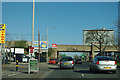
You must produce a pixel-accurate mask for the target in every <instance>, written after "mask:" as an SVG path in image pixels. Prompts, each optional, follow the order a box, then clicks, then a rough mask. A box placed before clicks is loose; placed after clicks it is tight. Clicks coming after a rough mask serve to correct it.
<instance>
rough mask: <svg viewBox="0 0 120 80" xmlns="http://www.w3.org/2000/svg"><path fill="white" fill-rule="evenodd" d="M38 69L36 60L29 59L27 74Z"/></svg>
mask: <svg viewBox="0 0 120 80" xmlns="http://www.w3.org/2000/svg"><path fill="white" fill-rule="evenodd" d="M38 71H39V66H38V60H37V59H29V68H28V74H30V72H38Z"/></svg>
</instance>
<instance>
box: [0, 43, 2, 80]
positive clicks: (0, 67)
mask: <svg viewBox="0 0 120 80" xmlns="http://www.w3.org/2000/svg"><path fill="white" fill-rule="evenodd" d="M1 50H2V46H1V43H0V79H2V53H1Z"/></svg>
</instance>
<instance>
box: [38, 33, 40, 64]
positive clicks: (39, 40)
mask: <svg viewBox="0 0 120 80" xmlns="http://www.w3.org/2000/svg"><path fill="white" fill-rule="evenodd" d="M38 43H39V45H38V46H39V49H38V55H39V56H38V62H40V31H38Z"/></svg>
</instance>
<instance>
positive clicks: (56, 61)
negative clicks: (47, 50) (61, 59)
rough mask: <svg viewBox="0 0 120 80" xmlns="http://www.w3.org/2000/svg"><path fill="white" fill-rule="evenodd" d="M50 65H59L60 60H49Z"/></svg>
mask: <svg viewBox="0 0 120 80" xmlns="http://www.w3.org/2000/svg"><path fill="white" fill-rule="evenodd" d="M49 63H50V64H57V63H58V60H57V59H56V58H51V59H50V60H49Z"/></svg>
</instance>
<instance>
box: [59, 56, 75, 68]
mask: <svg viewBox="0 0 120 80" xmlns="http://www.w3.org/2000/svg"><path fill="white" fill-rule="evenodd" d="M60 68H72V69H74V60H73V59H72V57H70V56H66V57H63V58H62V59H61V60H60Z"/></svg>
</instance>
